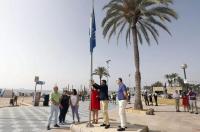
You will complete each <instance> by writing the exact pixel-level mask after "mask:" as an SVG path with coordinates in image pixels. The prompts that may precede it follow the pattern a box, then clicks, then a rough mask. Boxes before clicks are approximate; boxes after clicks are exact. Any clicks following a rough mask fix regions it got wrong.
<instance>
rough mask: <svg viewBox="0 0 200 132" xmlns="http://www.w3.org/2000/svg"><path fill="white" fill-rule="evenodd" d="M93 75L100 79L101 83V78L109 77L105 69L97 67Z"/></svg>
mask: <svg viewBox="0 0 200 132" xmlns="http://www.w3.org/2000/svg"><path fill="white" fill-rule="evenodd" d="M93 75H98V76H99V78H100V81H101V79H102V77H103V76H105V77H109V76H110V75H109V73H108V70H107V69H106V68H105V67H97V68H96V69H95V70H94V73H93Z"/></svg>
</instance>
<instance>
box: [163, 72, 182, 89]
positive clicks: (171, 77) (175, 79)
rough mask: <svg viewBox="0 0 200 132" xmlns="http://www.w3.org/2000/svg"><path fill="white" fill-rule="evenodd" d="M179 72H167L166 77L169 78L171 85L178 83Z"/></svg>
mask: <svg viewBox="0 0 200 132" xmlns="http://www.w3.org/2000/svg"><path fill="white" fill-rule="evenodd" d="M178 77H179V76H178V74H177V73H172V74H166V75H165V78H166V79H167V81H168V83H169V86H171V87H172V86H173V85H176V84H177V83H178Z"/></svg>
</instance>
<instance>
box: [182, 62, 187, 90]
mask: <svg viewBox="0 0 200 132" xmlns="http://www.w3.org/2000/svg"><path fill="white" fill-rule="evenodd" d="M187 67H188V66H187V64H183V65H181V68H182V69H183V73H184V87H185V89H186V91H188V87H187V76H186V68H187Z"/></svg>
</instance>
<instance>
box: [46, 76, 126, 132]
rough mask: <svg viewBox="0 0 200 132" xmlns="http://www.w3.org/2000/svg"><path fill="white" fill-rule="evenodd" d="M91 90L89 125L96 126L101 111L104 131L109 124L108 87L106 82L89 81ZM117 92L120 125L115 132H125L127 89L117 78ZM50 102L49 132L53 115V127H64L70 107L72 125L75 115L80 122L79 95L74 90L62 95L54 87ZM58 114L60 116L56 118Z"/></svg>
mask: <svg viewBox="0 0 200 132" xmlns="http://www.w3.org/2000/svg"><path fill="white" fill-rule="evenodd" d="M91 84H92V89H91V96H90V97H91V101H90V107H89V108H90V110H91V111H92V121H91V122H90V123H93V124H98V119H99V118H98V112H99V110H102V114H103V123H102V124H101V125H100V126H101V127H104V128H105V129H108V128H110V122H109V114H108V105H109V96H108V86H107V82H106V80H102V81H101V84H100V85H98V84H96V83H95V82H94V81H91ZM117 84H118V91H117V98H118V104H119V117H120V121H121V124H120V126H119V127H118V128H117V131H125V129H126V128H127V126H126V122H127V120H126V112H125V108H126V105H127V102H128V93H127V88H126V86H125V85H124V83H123V81H122V78H118V80H117ZM50 102H51V107H50V108H51V110H50V116H49V119H48V124H47V130H50V125H51V120H52V117H53V115H54V116H55V117H54V119H55V120H54V127H60V126H59V125H64V124H65V123H66V122H65V116H66V114H67V112H68V108H69V107H70V106H71V109H72V116H73V123H75V115H76V117H77V121H78V122H80V117H79V113H78V108H79V95H78V94H77V91H76V90H75V89H73V90H72V93H70V92H69V91H64V93H63V95H61V94H60V93H59V92H58V87H57V86H55V87H54V88H53V91H52V93H51V95H50ZM59 111H60V112H59ZM58 113H60V115H59V116H58ZM58 118H59V122H60V124H58V121H57V119H58Z"/></svg>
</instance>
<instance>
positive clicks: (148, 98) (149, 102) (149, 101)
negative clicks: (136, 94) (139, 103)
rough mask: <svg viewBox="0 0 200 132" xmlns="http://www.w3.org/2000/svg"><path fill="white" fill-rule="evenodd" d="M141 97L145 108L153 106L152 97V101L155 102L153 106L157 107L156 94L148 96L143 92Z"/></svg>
mask: <svg viewBox="0 0 200 132" xmlns="http://www.w3.org/2000/svg"><path fill="white" fill-rule="evenodd" d="M143 96H144V101H145V104H146V105H147V106H149V105H153V97H154V101H155V106H158V95H157V93H154V94H153V95H152V94H151V93H149V94H148V92H147V91H145V92H144V94H143Z"/></svg>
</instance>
